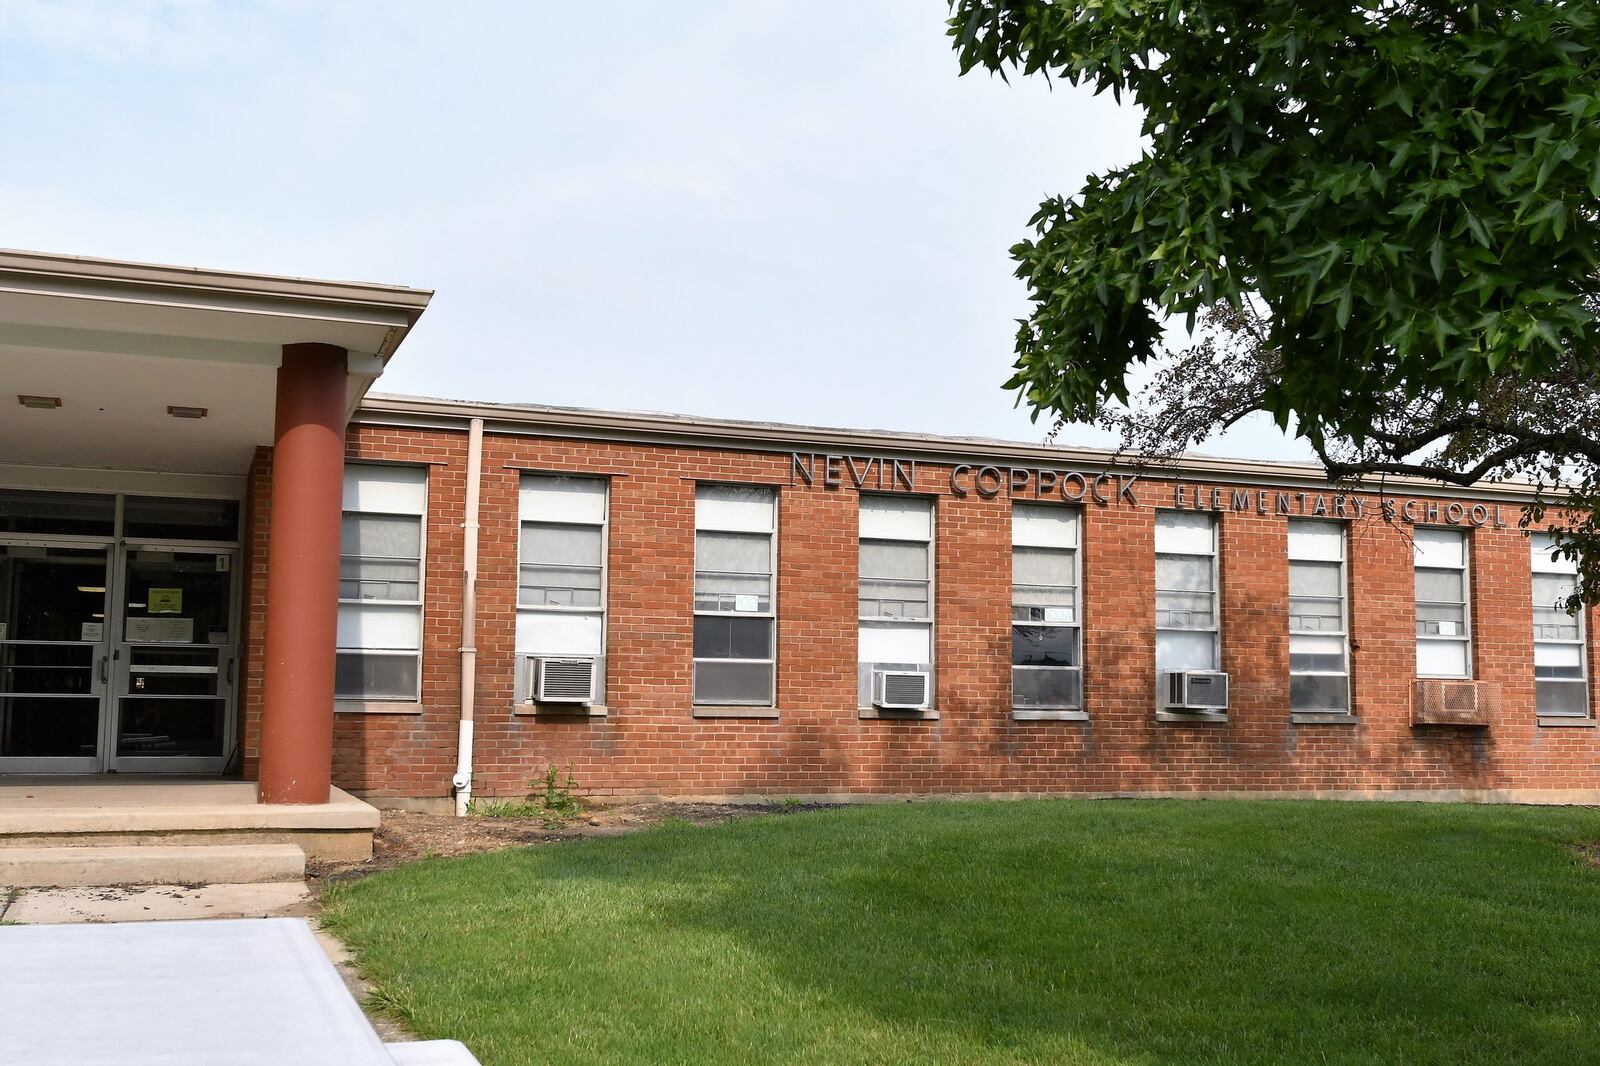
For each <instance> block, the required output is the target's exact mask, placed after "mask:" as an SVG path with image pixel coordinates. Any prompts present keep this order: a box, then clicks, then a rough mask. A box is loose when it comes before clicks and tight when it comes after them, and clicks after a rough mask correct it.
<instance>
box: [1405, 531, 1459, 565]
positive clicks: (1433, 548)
mask: <svg viewBox="0 0 1600 1066" xmlns="http://www.w3.org/2000/svg"><path fill="white" fill-rule="evenodd" d="M1411 545H1412V549H1413V553H1414V556H1415V559H1416V565H1418V566H1453V567H1461V566H1465V565H1466V561H1467V538H1466V534H1465V533H1458V532H1456V531H1455V530H1451V529H1417V530H1414V531H1413V532H1412V538H1411Z"/></svg>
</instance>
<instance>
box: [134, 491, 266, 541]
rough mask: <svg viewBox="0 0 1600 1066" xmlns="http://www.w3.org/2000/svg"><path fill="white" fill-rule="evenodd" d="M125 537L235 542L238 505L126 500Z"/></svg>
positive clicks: (149, 498)
mask: <svg viewBox="0 0 1600 1066" xmlns="http://www.w3.org/2000/svg"><path fill="white" fill-rule="evenodd" d="M122 530H123V535H124V536H127V537H149V538H151V539H157V540H159V539H177V540H238V539H239V505H238V504H237V503H235V502H234V501H232V500H195V499H186V498H180V497H164V496H129V497H127V498H126V499H124V500H123V501H122Z"/></svg>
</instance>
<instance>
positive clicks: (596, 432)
mask: <svg viewBox="0 0 1600 1066" xmlns="http://www.w3.org/2000/svg"><path fill="white" fill-rule="evenodd" d="M362 414H367V415H369V416H379V418H378V419H372V418H369V419H367V420H368V421H375V420H381V418H382V417H383V416H389V417H391V418H396V419H400V420H405V419H414V420H419V421H420V420H446V421H449V420H461V421H463V422H464V421H467V420H469V419H473V418H481V419H483V420H484V422H485V423H486V424H490V423H494V424H499V425H501V426H504V427H507V428H510V429H517V428H520V429H522V430H523V431H528V430H537V431H540V432H541V434H542V435H557V434H560V433H571V434H574V435H578V436H606V437H608V438H610V439H624V440H631V439H637V440H642V441H651V442H661V441H663V440H671V441H681V442H685V443H692V444H696V445H699V446H702V447H715V446H719V445H726V446H732V447H735V448H754V449H757V450H764V451H819V450H838V451H851V450H862V451H869V452H875V453H885V454H888V455H899V456H907V457H912V458H917V459H922V460H926V461H934V462H963V461H968V462H970V461H974V460H996V461H1005V460H1011V461H1018V460H1021V461H1027V462H1039V463H1052V464H1060V465H1064V466H1072V465H1081V466H1088V467H1092V468H1096V469H1104V470H1106V471H1110V472H1124V473H1150V474H1161V475H1166V476H1171V477H1174V478H1177V479H1180V480H1195V479H1196V478H1206V479H1213V480H1234V481H1241V482H1254V483H1264V484H1291V483H1292V484H1305V485H1324V486H1325V485H1328V484H1330V481H1329V479H1328V476H1327V473H1326V471H1325V470H1324V469H1323V468H1322V467H1321V466H1319V465H1316V464H1314V463H1294V462H1278V461H1272V460H1259V459H1229V458H1223V457H1214V456H1201V455H1183V456H1179V457H1177V458H1176V459H1160V458H1158V459H1146V458H1144V457H1141V456H1137V455H1128V454H1126V453H1124V454H1122V455H1121V456H1119V455H1118V453H1116V452H1114V451H1112V450H1109V449H1104V448H1083V447H1060V446H1056V445H1049V444H1030V443H1027V442H1024V441H1007V440H997V439H992V438H985V437H952V436H935V435H930V434H919V433H895V432H890V431H885V430H861V429H844V428H838V427H828V426H806V425H796V424H789V423H778V422H750V421H739V420H733V419H719V418H700V417H695V416H689V415H676V414H666V413H659V412H640V411H608V410H602V409H596V408H582V407H554V406H541V405H533V404H528V405H513V404H497V403H482V402H473V401H467V400H447V399H435V398H430V397H422V396H402V395H396V394H392V393H374V394H370V395H368V396H367V397H366V398H365V399H364V400H363V401H362V403H361V406H360V408H359V409H358V411H357V413H356V416H355V420H356V421H362V420H363V419H362V417H361V416H362ZM1380 481H1381V488H1382V489H1383V490H1384V491H1388V490H1394V489H1398V490H1401V491H1415V492H1417V493H1418V494H1419V495H1436V496H1486V497H1500V498H1511V499H1518V500H1530V499H1532V498H1533V497H1534V490H1535V486H1533V485H1531V484H1528V483H1524V482H1495V481H1482V482H1478V483H1476V484H1474V485H1471V486H1460V485H1449V484H1445V483H1443V482H1439V481H1433V480H1431V479H1428V478H1420V477H1402V476H1397V475H1389V476H1386V477H1383V478H1381V479H1378V478H1367V479H1354V480H1353V481H1352V482H1350V484H1352V485H1355V486H1359V487H1361V488H1363V489H1366V490H1368V491H1378V490H1379V488H1380V485H1379V482H1380ZM1561 493H1562V490H1560V489H1556V490H1555V491H1554V492H1553V493H1552V494H1553V495H1560V494H1561Z"/></svg>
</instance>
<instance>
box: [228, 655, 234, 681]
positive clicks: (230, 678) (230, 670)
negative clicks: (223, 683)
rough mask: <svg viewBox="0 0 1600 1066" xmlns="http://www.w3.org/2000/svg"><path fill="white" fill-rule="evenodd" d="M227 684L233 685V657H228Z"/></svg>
mask: <svg viewBox="0 0 1600 1066" xmlns="http://www.w3.org/2000/svg"><path fill="white" fill-rule="evenodd" d="M228 684H230V685H231V684H233V656H231V655H230V656H228Z"/></svg>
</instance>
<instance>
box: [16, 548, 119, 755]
mask: <svg viewBox="0 0 1600 1066" xmlns="http://www.w3.org/2000/svg"><path fill="white" fill-rule="evenodd" d="M107 562H108V549H107V548H106V547H104V546H94V547H68V546H63V545H60V544H52V543H50V542H48V541H37V542H32V543H28V542H13V543H5V544H0V771H13V770H14V771H23V772H33V773H61V772H74V771H77V772H90V773H92V772H94V771H96V770H99V769H101V759H100V732H101V717H100V707H101V702H102V699H103V696H104V692H105V687H106V682H107V658H108V655H107V637H108V636H109V633H108V631H107V626H106V605H107V594H106V589H107V586H108V584H109V583H108V581H107V576H108V575H107V572H108V566H107Z"/></svg>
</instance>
